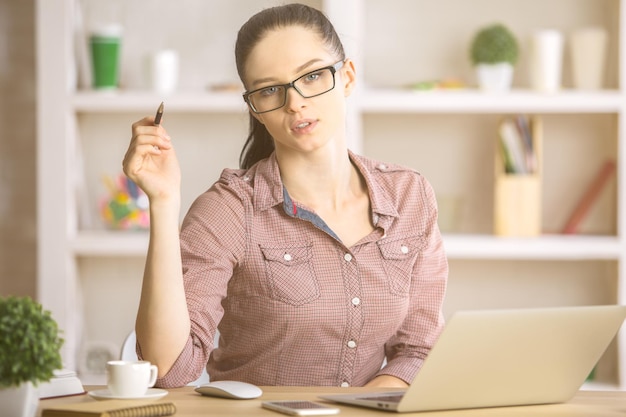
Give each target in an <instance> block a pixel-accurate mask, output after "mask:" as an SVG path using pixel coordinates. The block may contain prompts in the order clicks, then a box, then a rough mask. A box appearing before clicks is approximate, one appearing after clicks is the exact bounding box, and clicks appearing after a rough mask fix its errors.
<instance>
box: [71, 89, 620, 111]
mask: <svg viewBox="0 0 626 417" xmlns="http://www.w3.org/2000/svg"><path fill="white" fill-rule="evenodd" d="M623 99H624V97H623V96H622V95H621V94H620V93H619V92H617V91H611V90H604V91H598V92H580V91H574V90H567V91H563V92H561V93H559V94H540V93H535V92H532V91H527V90H514V91H512V92H511V93H508V94H488V93H483V92H480V91H478V90H469V89H468V90H449V91H408V90H393V89H388V90H384V89H381V90H377V89H371V90H368V89H366V90H364V91H362V92H361V93H360V94H359V100H358V103H357V105H358V106H360V109H361V110H362V111H363V112H365V113H416V112H417V113H455V112H462V113H506V112H526V113H617V112H618V111H620V108H621V106H622V100H623ZM161 101H165V102H166V105H167V111H168V112H205V111H208V112H214V113H215V112H219V113H239V112H245V111H246V105H245V103H244V101H243V99H242V98H241V94H239V93H235V92H206V93H202V92H180V93H175V94H172V95H170V96H165V97H163V96H160V95H158V94H156V93H152V92H149V91H124V90H121V91H115V92H98V91H79V92H77V93H75V94H74V95H73V96H72V97H71V103H72V105H73V107H74V110H75V111H76V112H79V113H81V112H126V111H137V112H146V111H153V110H154V109H155V108H156V107H157V106H158V103H160V102H161Z"/></svg>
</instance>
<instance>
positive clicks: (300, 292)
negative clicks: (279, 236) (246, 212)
mask: <svg viewBox="0 0 626 417" xmlns="http://www.w3.org/2000/svg"><path fill="white" fill-rule="evenodd" d="M260 248H261V252H262V253H263V258H264V261H265V271H266V275H267V278H268V284H269V289H270V296H271V298H272V299H274V300H277V301H281V302H284V303H287V304H291V305H302V304H306V303H310V302H311V301H314V300H316V299H317V298H319V296H320V289H319V283H318V282H317V278H316V277H315V272H314V269H313V263H312V258H313V254H312V245H311V244H307V245H304V246H281V247H275V246H274V247H267V246H261V247H260Z"/></svg>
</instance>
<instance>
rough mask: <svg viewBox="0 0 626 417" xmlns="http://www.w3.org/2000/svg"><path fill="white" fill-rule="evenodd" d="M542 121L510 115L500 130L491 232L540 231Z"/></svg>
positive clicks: (522, 234) (519, 234)
mask: <svg viewBox="0 0 626 417" xmlns="http://www.w3.org/2000/svg"><path fill="white" fill-rule="evenodd" d="M541 130H542V129H541V120H540V119H539V118H538V117H533V118H532V120H530V121H528V120H526V119H525V118H524V117H523V116H518V117H517V118H509V119H506V120H504V121H503V122H502V124H501V125H500V129H499V136H500V138H499V141H498V150H497V152H496V158H495V160H496V162H495V186H494V234H495V235H497V236H511V237H530V236H538V235H539V234H541V182H542V181H541V175H542V172H541V171H542V170H541V160H542V158H541V145H542V143H541V142H542V140H541Z"/></svg>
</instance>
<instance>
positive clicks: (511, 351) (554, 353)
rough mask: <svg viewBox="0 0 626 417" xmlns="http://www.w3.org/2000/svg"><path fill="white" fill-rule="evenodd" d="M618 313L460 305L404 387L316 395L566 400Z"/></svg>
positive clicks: (469, 401)
mask: <svg viewBox="0 0 626 417" xmlns="http://www.w3.org/2000/svg"><path fill="white" fill-rule="evenodd" d="M625 318H626V306H618V305H611V306H584V307H552V308H531V309H515V310H508V309H507V310H476V311H461V312H458V313H456V314H454V315H453V316H452V318H451V319H450V320H449V321H448V323H447V325H446V326H445V328H444V330H443V332H442V333H441V335H440V337H439V340H438V341H437V343H436V344H435V346H434V347H433V348H432V349H431V351H430V354H429V355H428V357H427V358H426V360H425V361H424V364H423V366H422V368H421V370H420V371H419V372H418V374H417V375H416V376H415V379H414V380H413V382H412V383H411V386H410V387H408V388H407V389H406V391H400V392H389V391H388V392H379V393H367V394H362V393H361V394H357V393H353V394H333V395H322V396H320V398H322V399H325V400H330V401H334V402H338V403H344V404H352V405H359V406H364V407H370V408H376V409H382V410H388V411H396V412H400V413H402V412H410V411H429V410H452V409H463V408H483V407H502V406H514V405H534V404H552V403H561V402H566V401H569V400H570V399H571V398H572V397H573V396H574V394H575V393H576V392H577V391H578V390H579V389H580V387H581V385H582V384H583V383H584V382H585V380H586V379H587V377H588V376H589V374H590V373H591V371H592V370H593V368H594V366H595V365H596V363H597V362H598V360H599V359H600V357H601V356H602V354H603V353H604V351H605V350H606V348H607V347H608V346H609V344H610V343H611V341H612V340H613V338H614V337H615V335H616V334H617V332H618V330H619V329H620V327H621V325H622V322H623V321H624V319H625Z"/></svg>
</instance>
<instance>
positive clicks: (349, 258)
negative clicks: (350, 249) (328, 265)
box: [343, 253, 352, 262]
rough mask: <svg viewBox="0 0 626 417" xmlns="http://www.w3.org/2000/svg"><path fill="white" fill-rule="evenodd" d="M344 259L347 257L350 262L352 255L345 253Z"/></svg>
mask: <svg viewBox="0 0 626 417" xmlns="http://www.w3.org/2000/svg"><path fill="white" fill-rule="evenodd" d="M343 259H345V260H346V262H350V261H351V260H352V255H350V254H349V253H346V254H345V255H343Z"/></svg>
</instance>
